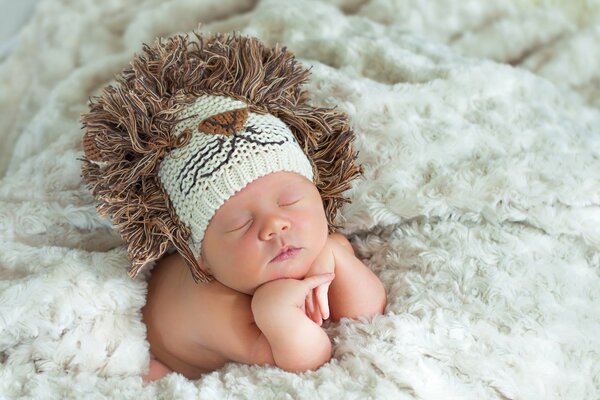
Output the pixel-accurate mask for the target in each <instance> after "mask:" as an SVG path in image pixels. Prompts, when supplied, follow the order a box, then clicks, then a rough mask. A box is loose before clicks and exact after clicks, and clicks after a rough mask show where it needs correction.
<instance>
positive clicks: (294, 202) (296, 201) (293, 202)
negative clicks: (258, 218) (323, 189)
mask: <svg viewBox="0 0 600 400" xmlns="http://www.w3.org/2000/svg"><path fill="white" fill-rule="evenodd" d="M300 200H302V198H299V199H297V200H294V201H290V202H287V203H283V204H279V206H280V207H287V206H293V205H294V204H296V203H298V202H299V201H300Z"/></svg>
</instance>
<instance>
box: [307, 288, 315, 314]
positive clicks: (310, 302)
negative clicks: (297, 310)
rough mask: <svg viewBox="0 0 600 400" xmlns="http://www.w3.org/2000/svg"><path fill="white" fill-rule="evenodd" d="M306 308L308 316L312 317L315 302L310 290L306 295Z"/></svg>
mask: <svg viewBox="0 0 600 400" xmlns="http://www.w3.org/2000/svg"><path fill="white" fill-rule="evenodd" d="M306 309H307V310H308V313H309V314H310V316H311V318H312V314H314V312H315V304H314V303H313V294H312V291H310V292H309V293H308V294H307V295H306Z"/></svg>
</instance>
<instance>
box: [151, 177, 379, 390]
mask: <svg viewBox="0 0 600 400" xmlns="http://www.w3.org/2000/svg"><path fill="white" fill-rule="evenodd" d="M198 261H199V264H200V266H201V268H202V269H203V270H204V271H206V272H207V273H210V274H212V275H213V276H214V277H215V280H214V281H212V282H210V283H201V284H196V283H195V282H194V281H193V279H192V277H191V275H190V273H189V270H188V268H187V267H186V265H185V263H184V262H183V260H182V258H181V256H179V255H178V254H177V253H173V254H171V255H169V256H167V257H165V258H164V259H162V260H160V261H159V262H158V263H157V265H156V267H155V269H154V270H153V272H152V277H151V279H150V282H149V286H148V301H147V304H146V306H145V307H144V309H143V315H144V320H145V322H146V325H147V327H148V340H149V342H150V346H151V351H152V353H153V354H154V356H155V357H156V359H157V360H159V361H161V362H162V364H160V363H158V362H157V361H156V360H152V362H151V364H150V372H149V373H148V375H146V377H145V379H146V380H152V379H157V378H160V377H161V376H162V375H164V374H165V373H167V372H169V369H172V370H174V371H177V372H180V373H182V374H183V375H185V376H186V377H188V378H190V379H194V378H198V377H199V376H200V375H201V374H202V373H205V372H208V371H211V370H214V369H216V368H220V367H221V366H223V364H225V363H226V362H228V361H237V362H242V363H247V364H266V365H277V366H278V367H280V368H282V369H285V370H288V371H304V370H308V369H316V368H318V367H319V366H321V365H322V364H323V363H325V362H327V361H328V360H329V358H330V357H331V343H330V340H329V337H328V336H327V334H326V333H325V332H324V331H323V329H322V328H321V327H320V325H321V323H322V320H325V319H328V318H331V319H333V320H339V319H340V318H342V317H350V318H356V317H358V316H373V315H376V314H381V313H382V312H383V309H384V307H385V304H386V296H385V291H384V288H383V285H382V284H381V282H380V281H379V279H378V278H377V277H376V276H375V275H374V274H373V273H372V272H371V271H370V270H369V269H368V268H367V267H365V265H364V264H363V263H362V262H361V261H360V260H359V259H357V258H356V257H355V256H354V252H353V250H352V247H351V246H350V244H349V242H348V240H347V239H346V238H345V237H344V236H343V235H340V234H337V233H333V234H330V235H328V233H327V221H326V218H325V213H324V210H323V205H322V201H321V197H320V195H319V192H318V191H317V189H316V187H315V185H314V184H313V183H312V182H311V181H309V180H308V179H306V178H305V177H303V176H302V175H300V174H297V173H293V172H283V171H282V172H275V173H271V174H269V175H266V176H264V177H261V178H258V179H257V180H255V181H253V182H252V183H250V184H248V185H247V186H246V187H245V188H244V189H242V190H241V191H240V192H238V193H236V194H235V195H234V196H232V197H231V198H230V199H228V200H227V201H226V202H225V203H224V204H223V206H222V207H221V208H219V209H218V211H217V212H216V213H215V215H214V217H213V219H212V220H211V222H210V224H209V225H208V228H207V229H206V233H205V236H204V241H203V244H202V256H201V258H200V259H199V260H198ZM328 289H329V290H328ZM165 366H166V367H168V368H166V367H165Z"/></svg>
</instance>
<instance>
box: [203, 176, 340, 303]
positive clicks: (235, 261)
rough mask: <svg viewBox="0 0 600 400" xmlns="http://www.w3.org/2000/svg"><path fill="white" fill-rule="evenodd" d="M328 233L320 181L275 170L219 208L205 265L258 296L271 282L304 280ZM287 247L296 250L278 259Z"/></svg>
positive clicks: (205, 241)
mask: <svg viewBox="0 0 600 400" xmlns="http://www.w3.org/2000/svg"><path fill="white" fill-rule="evenodd" d="M327 236H328V227H327V218H326V216H325V211H324V209H323V203H322V200H321V196H320V194H319V192H318V190H317V188H316V187H315V185H314V184H313V183H312V182H311V181H309V180H308V179H306V178H304V177H303V176H302V175H299V174H296V173H292V172H276V173H272V174H269V175H267V176H264V177H262V178H259V179H257V180H255V181H254V182H252V183H250V184H249V185H247V186H246V187H245V188H244V189H242V190H241V191H239V192H238V193H236V194H235V195H234V196H232V197H231V198H230V199H228V200H227V201H226V202H225V204H223V205H222V206H221V207H220V208H219V209H218V210H217V212H216V213H215V215H214V216H213V218H212V220H211V221H210V223H209V225H208V228H207V229H206V232H205V234H204V239H203V241H202V256H201V260H200V266H201V267H202V268H203V269H205V270H206V271H207V272H209V273H211V274H212V275H213V276H214V277H215V279H216V280H217V281H219V282H221V283H222V284H224V285H225V286H228V287H230V288H232V289H234V290H237V291H240V292H243V293H247V294H253V293H254V290H255V289H256V288H257V287H258V286H260V285H262V284H263V283H265V282H268V281H272V280H275V279H280V278H295V279H301V278H303V277H304V276H305V275H306V273H307V272H308V269H309V268H310V266H311V264H312V262H313V261H314V260H315V258H316V257H317V255H318V254H319V253H320V251H321V250H322V249H323V246H324V245H325V243H326V241H327ZM288 247H290V248H292V251H290V252H288V253H286V254H284V255H283V256H280V257H277V256H278V254H280V253H281V252H282V250H285V249H286V248H288Z"/></svg>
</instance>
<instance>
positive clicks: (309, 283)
mask: <svg viewBox="0 0 600 400" xmlns="http://www.w3.org/2000/svg"><path fill="white" fill-rule="evenodd" d="M333 278H335V274H334V273H333V272H332V273H329V274H319V275H311V276H309V277H308V278H304V280H303V281H304V284H305V285H306V289H307V290H312V289H314V288H316V287H317V286H320V285H322V284H324V283H329V282H331V281H332V280H333Z"/></svg>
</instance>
